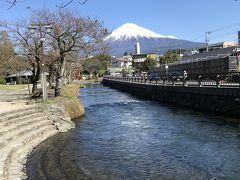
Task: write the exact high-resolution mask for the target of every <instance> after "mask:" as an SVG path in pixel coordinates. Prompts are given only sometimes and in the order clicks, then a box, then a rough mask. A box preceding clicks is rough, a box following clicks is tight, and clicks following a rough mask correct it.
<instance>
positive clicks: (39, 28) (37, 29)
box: [28, 23, 52, 101]
mask: <svg viewBox="0 0 240 180" xmlns="http://www.w3.org/2000/svg"><path fill="white" fill-rule="evenodd" d="M28 29H29V31H30V33H31V34H34V33H36V34H39V35H40V48H41V62H42V67H41V70H42V73H41V86H42V94H43V101H46V100H47V98H48V95H47V78H46V72H45V68H44V65H45V64H44V46H43V43H44V41H45V36H43V33H44V34H48V33H50V32H51V30H52V26H51V25H49V24H44V23H40V24H32V25H31V26H30V27H28Z"/></svg>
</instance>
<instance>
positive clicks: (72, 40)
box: [34, 9, 108, 96]
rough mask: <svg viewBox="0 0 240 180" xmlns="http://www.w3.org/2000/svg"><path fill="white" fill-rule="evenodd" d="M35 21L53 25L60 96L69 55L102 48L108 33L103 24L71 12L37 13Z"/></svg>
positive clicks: (57, 84) (52, 34) (57, 91)
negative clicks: (101, 45)
mask: <svg viewBox="0 0 240 180" xmlns="http://www.w3.org/2000/svg"><path fill="white" fill-rule="evenodd" d="M34 17H35V18H34V20H35V21H36V23H37V22H45V23H47V24H51V26H52V32H51V33H50V34H49V35H50V36H51V47H52V48H53V50H54V51H56V52H57V53H58V58H57V61H56V64H55V66H56V82H55V96H59V95H60V90H61V85H62V80H63V79H62V78H63V74H64V70H65V68H64V67H65V64H66V61H67V58H66V57H67V55H69V54H70V53H72V52H77V53H85V52H94V51H96V50H97V49H99V48H100V44H101V43H102V41H103V39H104V37H105V36H106V35H107V34H108V31H107V30H106V29H105V28H104V27H103V25H102V23H101V22H99V21H98V20H96V19H90V18H89V17H81V16H79V15H77V14H74V12H73V11H71V10H62V9H61V10H59V11H58V12H49V11H38V12H35V15H34Z"/></svg>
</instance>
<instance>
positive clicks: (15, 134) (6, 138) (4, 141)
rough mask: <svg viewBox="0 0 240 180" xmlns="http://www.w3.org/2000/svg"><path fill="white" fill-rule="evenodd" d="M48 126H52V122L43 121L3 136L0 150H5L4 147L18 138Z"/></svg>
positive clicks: (0, 141) (0, 139)
mask: <svg viewBox="0 0 240 180" xmlns="http://www.w3.org/2000/svg"><path fill="white" fill-rule="evenodd" d="M48 125H52V121H51V120H48V119H45V120H42V121H41V122H37V124H31V125H27V126H25V127H23V128H21V129H19V130H17V131H14V132H11V133H8V134H6V135H3V136H1V138H0V148H3V147H4V146H6V145H7V144H8V143H9V142H11V141H13V140H14V139H16V138H19V137H20V136H23V135H25V134H28V133H31V132H34V131H36V130H37V129H39V128H41V127H44V126H48Z"/></svg>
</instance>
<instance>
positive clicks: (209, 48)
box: [199, 41, 235, 53]
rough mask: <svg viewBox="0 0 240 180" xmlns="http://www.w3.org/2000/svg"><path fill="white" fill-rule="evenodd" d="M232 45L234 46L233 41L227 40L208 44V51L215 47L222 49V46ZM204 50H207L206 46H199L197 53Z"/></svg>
mask: <svg viewBox="0 0 240 180" xmlns="http://www.w3.org/2000/svg"><path fill="white" fill-rule="evenodd" d="M232 46H235V44H234V42H227V41H224V42H220V43H215V44H209V45H208V51H212V50H215V49H223V48H227V47H232ZM206 51H207V47H206V46H204V47H201V48H199V53H202V52H206Z"/></svg>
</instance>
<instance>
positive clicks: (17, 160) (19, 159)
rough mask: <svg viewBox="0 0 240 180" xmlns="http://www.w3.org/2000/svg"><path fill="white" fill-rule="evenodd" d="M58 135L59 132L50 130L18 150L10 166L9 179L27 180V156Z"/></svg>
mask: <svg viewBox="0 0 240 180" xmlns="http://www.w3.org/2000/svg"><path fill="white" fill-rule="evenodd" d="M57 133H58V131H57V130H48V131H47V132H45V133H44V134H42V135H41V136H38V137H36V138H35V139H34V140H32V141H30V142H28V144H27V145H24V146H22V147H20V148H18V149H17V151H16V152H15V153H14V154H13V156H12V160H11V163H10V164H9V168H8V172H9V173H8V175H9V176H8V179H15V178H17V177H21V179H26V174H25V173H24V170H25V168H26V167H25V166H24V165H25V164H26V161H27V158H26V154H30V153H31V151H32V150H33V149H34V148H35V147H37V146H38V145H39V144H40V143H41V142H43V141H45V140H46V139H47V138H48V137H51V136H53V135H55V134H57ZM23 152H25V153H23ZM13 160H14V161H13Z"/></svg>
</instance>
